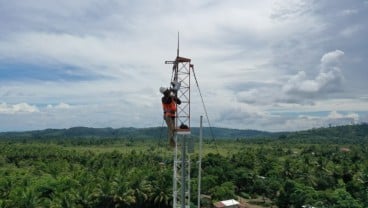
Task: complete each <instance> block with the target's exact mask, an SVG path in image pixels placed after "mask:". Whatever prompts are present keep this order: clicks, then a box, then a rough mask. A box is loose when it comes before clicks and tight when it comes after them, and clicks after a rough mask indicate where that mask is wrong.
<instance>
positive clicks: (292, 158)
mask: <svg viewBox="0 0 368 208" xmlns="http://www.w3.org/2000/svg"><path fill="white" fill-rule="evenodd" d="M79 130H80V129H79ZM84 130H85V129H84ZM217 130H218V131H219V129H217ZM45 131H46V130H45ZM65 131H67V130H64V133H60V132H59V131H58V133H57V134H55V131H50V130H48V133H49V134H48V136H44V135H45V132H41V131H39V132H37V135H36V136H35V134H34V132H26V133H24V132H20V133H0V147H1V148H0V208H5V207H26V208H32V207H55V208H56V207H63V208H64V207H81V208H84V207H85V208H92V207H128V208H129V207H132V208H133V207H142V208H144V207H162V208H166V207H172V169H173V167H172V162H173V150H172V149H171V148H169V147H168V146H167V144H166V139H165V138H164V136H161V135H160V136H157V135H159V134H160V133H157V134H155V136H153V137H152V138H151V137H146V136H142V137H140V134H139V133H134V136H129V135H128V136H127V135H125V136H124V135H119V134H116V133H115V134H113V136H111V135H110V136H107V135H99V134H97V135H95V136H93V134H88V136H81V134H76V135H72V134H69V135H68V134H65ZM50 132H53V133H52V134H50ZM229 132H230V131H227V133H226V135H231V134H230V133H229ZM95 133H96V132H95ZM52 135H53V136H52ZM193 137H194V139H195V140H196V142H197V139H198V138H197V136H195V135H194V136H193ZM367 144H368V125H367V124H359V125H347V126H338V127H330V128H318V129H311V130H307V131H299V132H283V133H277V134H272V133H269V134H268V133H265V132H263V133H262V134H258V135H254V137H251V136H242V135H241V134H235V133H234V135H232V138H230V137H226V138H215V139H214V138H213V137H211V136H208V135H207V136H206V137H205V138H204V144H203V148H204V154H203V160H202V181H201V183H202V191H201V192H202V196H203V199H201V201H202V207H211V206H212V204H213V203H214V202H216V201H219V200H226V199H232V198H233V199H239V198H241V199H254V198H260V199H263V202H261V206H263V207H280V208H288V207H290V208H291V207H295V208H297V207H336V208H344V207H346V208H347V207H349V208H355V207H357V208H358V207H368V146H367ZM190 158H191V160H193V161H192V162H191V164H193V165H192V167H191V180H192V181H191V183H192V196H191V201H192V202H193V207H196V205H195V204H194V203H195V202H196V201H197V194H196V191H197V190H196V187H197V176H198V166H197V165H196V164H197V160H198V152H197V151H195V152H194V153H193V154H192V155H191V157H190Z"/></svg>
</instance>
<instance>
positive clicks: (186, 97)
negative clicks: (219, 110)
mask: <svg viewBox="0 0 368 208" xmlns="http://www.w3.org/2000/svg"><path fill="white" fill-rule="evenodd" d="M165 64H172V65H173V67H172V78H171V83H180V85H179V86H180V87H179V89H178V90H177V97H178V98H179V99H180V100H181V105H177V112H176V117H175V135H174V137H175V150H174V151H175V152H174V164H173V208H189V207H190V156H189V153H190V151H192V150H191V148H190V142H191V141H192V140H191V138H190V136H191V126H190V77H191V76H190V72H191V70H193V65H192V64H191V59H189V58H185V57H181V56H179V34H178V48H177V54H176V58H175V60H174V61H165Z"/></svg>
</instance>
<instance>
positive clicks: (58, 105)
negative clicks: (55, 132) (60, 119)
mask: <svg viewBox="0 0 368 208" xmlns="http://www.w3.org/2000/svg"><path fill="white" fill-rule="evenodd" d="M70 108H72V106H71V105H69V104H67V103H63V102H61V103H59V104H57V105H52V104H48V105H47V109H70Z"/></svg>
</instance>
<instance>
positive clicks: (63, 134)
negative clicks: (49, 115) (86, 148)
mask: <svg viewBox="0 0 368 208" xmlns="http://www.w3.org/2000/svg"><path fill="white" fill-rule="evenodd" d="M166 134H167V129H166V127H151V128H132V127H129V128H118V129H113V128H89V127H73V128H69V129H45V130H36V131H23V132H0V139H1V138H3V139H5V138H8V139H9V138H18V139H27V138H32V139H47V138H77V137H78V138H83V137H85V138H121V137H128V138H142V139H147V138H148V139H150V138H152V139H154V138H163V137H166ZM192 135H194V136H198V135H199V128H195V127H194V128H192ZM272 135H273V133H270V132H266V131H257V130H239V129H227V128H217V127H213V128H209V127H205V128H203V137H207V138H214V139H220V138H221V139H237V138H254V137H270V136H272Z"/></svg>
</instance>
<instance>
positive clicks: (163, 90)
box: [160, 87, 168, 93]
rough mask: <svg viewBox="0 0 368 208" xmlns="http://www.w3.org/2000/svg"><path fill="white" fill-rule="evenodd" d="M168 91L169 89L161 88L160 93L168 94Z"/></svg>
mask: <svg viewBox="0 0 368 208" xmlns="http://www.w3.org/2000/svg"><path fill="white" fill-rule="evenodd" d="M167 90H168V89H167V87H160V92H161V93H164V92H166V91H167Z"/></svg>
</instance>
